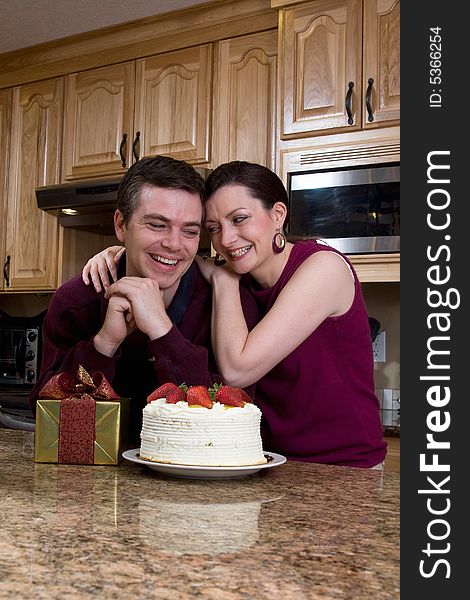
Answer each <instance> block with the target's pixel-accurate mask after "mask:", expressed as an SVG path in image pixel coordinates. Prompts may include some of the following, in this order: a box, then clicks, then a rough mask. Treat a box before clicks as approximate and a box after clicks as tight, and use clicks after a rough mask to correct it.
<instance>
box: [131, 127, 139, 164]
mask: <svg viewBox="0 0 470 600" xmlns="http://www.w3.org/2000/svg"><path fill="white" fill-rule="evenodd" d="M137 146H139V150H140V131H138V132H137V133H136V134H135V140H134V143H133V144H132V154H133V155H134V158H135V159H136V160H139V152H138V150H137Z"/></svg>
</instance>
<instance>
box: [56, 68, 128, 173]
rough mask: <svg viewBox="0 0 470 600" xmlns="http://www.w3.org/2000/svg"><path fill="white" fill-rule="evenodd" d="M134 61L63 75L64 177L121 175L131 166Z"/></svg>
mask: <svg viewBox="0 0 470 600" xmlns="http://www.w3.org/2000/svg"><path fill="white" fill-rule="evenodd" d="M134 77H135V63H134V62H126V63H121V64H118V65H112V66H110V67H103V68H100V69H93V70H91V71H84V72H82V73H73V74H72V75H69V76H68V77H67V91H66V102H65V124H64V144H63V148H64V152H63V156H64V165H63V179H64V180H74V179H89V178H93V177H96V176H101V175H121V174H122V173H124V172H125V170H126V168H127V167H129V164H130V163H131V156H132V142H133V131H132V125H133V117H134Z"/></svg>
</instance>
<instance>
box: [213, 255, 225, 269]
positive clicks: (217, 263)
mask: <svg viewBox="0 0 470 600" xmlns="http://www.w3.org/2000/svg"><path fill="white" fill-rule="evenodd" d="M225 263H226V260H225V258H224V257H223V256H222V254H219V253H218V252H217V254H216V255H215V258H214V265H215V266H216V267H221V266H222V265H225Z"/></svg>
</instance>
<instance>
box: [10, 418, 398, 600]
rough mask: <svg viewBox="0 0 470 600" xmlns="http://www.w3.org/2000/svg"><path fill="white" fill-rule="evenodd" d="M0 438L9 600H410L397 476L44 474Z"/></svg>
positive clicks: (72, 469) (66, 469)
mask: <svg viewBox="0 0 470 600" xmlns="http://www.w3.org/2000/svg"><path fill="white" fill-rule="evenodd" d="M33 451H34V434H33V433H30V432H23V431H13V430H5V429H1V430H0V598H2V599H3V598H15V599H23V598H28V599H29V598H34V599H35V600H36V599H43V598H44V599H47V600H51V599H56V598H57V599H59V598H60V599H61V600H63V599H66V600H75V599H77V600H78V599H80V600H82V599H87V598H99V599H100V600H101V599H107V598H113V599H121V598H122V599H126V600H127V599H137V598H152V599H153V598H162V599H165V600H167V599H168V600H173V599H175V600H176V599H178V600H180V599H186V598H201V599H210V600H237V599H246V600H251V599H253V600H255V599H256V600H264V599H265V600H276V599H278V598H279V599H283V600H284V599H291V598H292V599H295V600H303V599H307V598H308V599H317V598H321V599H327V600H342V599H357V600H366V599H369V598H370V599H371V600H372V599H373V600H382V599H394V600H396V599H398V598H399V475H398V474H397V473H388V472H385V473H381V472H379V471H370V470H363V469H352V468H345V467H331V466H324V465H314V464H308V463H298V462H291V461H288V462H287V463H286V464H284V465H282V466H279V467H276V468H274V469H267V470H265V471H262V472H260V473H258V474H256V475H250V476H248V477H244V478H242V479H232V480H188V479H177V478H171V477H167V476H165V475H163V474H159V473H156V472H155V471H153V470H150V469H148V468H146V467H143V466H142V467H141V466H139V465H136V464H134V463H129V462H127V461H124V462H123V463H121V465H119V466H109V467H100V466H76V465H70V466H69V465H54V464H35V463H34V461H33Z"/></svg>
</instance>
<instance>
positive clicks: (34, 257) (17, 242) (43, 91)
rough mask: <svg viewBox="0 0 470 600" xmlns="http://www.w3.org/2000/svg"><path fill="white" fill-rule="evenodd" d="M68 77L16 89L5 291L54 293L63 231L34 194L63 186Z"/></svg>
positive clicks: (5, 257)
mask: <svg viewBox="0 0 470 600" xmlns="http://www.w3.org/2000/svg"><path fill="white" fill-rule="evenodd" d="M63 95H64V81H63V78H57V79H50V80H45V81H41V82H38V83H33V84H29V85H23V86H19V87H15V88H13V90H12V94H11V96H12V108H11V129H10V136H11V138H10V144H9V165H8V173H7V202H6V216H5V219H6V235H5V238H6V239H5V250H4V259H5V260H4V268H3V280H2V281H3V285H2V289H3V290H5V291H36V290H44V291H46V290H53V289H55V287H56V283H57V257H58V235H59V226H58V224H57V219H56V218H55V217H52V216H50V215H47V214H46V213H45V212H44V211H42V210H39V209H38V207H37V203H36V195H35V189H36V188H37V187H39V186H43V185H51V184H54V183H59V181H60V141H61V132H62V114H63Z"/></svg>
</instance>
